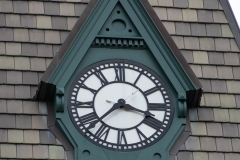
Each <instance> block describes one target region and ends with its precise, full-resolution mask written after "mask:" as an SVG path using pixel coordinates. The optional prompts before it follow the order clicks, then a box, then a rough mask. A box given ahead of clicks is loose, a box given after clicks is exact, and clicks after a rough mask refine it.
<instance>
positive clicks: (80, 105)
mask: <svg viewBox="0 0 240 160" xmlns="http://www.w3.org/2000/svg"><path fill="white" fill-rule="evenodd" d="M76 107H77V108H93V101H89V102H80V101H77V102H76Z"/></svg>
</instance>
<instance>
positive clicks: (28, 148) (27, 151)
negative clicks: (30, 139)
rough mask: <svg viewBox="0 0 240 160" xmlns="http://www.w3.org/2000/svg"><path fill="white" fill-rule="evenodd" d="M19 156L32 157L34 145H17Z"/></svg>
mask: <svg viewBox="0 0 240 160" xmlns="http://www.w3.org/2000/svg"><path fill="white" fill-rule="evenodd" d="M17 158H32V145H21V144H19V145H17Z"/></svg>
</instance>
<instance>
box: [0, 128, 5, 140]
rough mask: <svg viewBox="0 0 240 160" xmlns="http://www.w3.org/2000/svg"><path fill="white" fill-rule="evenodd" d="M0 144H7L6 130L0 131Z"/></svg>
mask: <svg viewBox="0 0 240 160" xmlns="http://www.w3.org/2000/svg"><path fill="white" fill-rule="evenodd" d="M0 135H1V136H0V142H7V130H5V129H0Z"/></svg>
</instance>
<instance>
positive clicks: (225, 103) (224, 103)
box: [220, 94, 236, 108]
mask: <svg viewBox="0 0 240 160" xmlns="http://www.w3.org/2000/svg"><path fill="white" fill-rule="evenodd" d="M220 100H221V107H224V108H235V107H236V100H235V96H234V95H230V94H220Z"/></svg>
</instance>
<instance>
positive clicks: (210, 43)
mask: <svg viewBox="0 0 240 160" xmlns="http://www.w3.org/2000/svg"><path fill="white" fill-rule="evenodd" d="M199 41H200V49H202V50H208V51H213V50H215V44H214V39H213V38H201V37H200V38H199Z"/></svg>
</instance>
